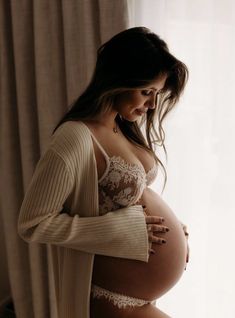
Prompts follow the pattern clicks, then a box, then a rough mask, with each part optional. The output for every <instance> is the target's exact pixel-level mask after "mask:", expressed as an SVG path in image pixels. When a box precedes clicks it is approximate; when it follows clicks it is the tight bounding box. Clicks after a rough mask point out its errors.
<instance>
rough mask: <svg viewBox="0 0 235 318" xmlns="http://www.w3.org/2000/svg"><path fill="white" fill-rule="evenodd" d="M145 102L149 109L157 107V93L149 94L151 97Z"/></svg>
mask: <svg viewBox="0 0 235 318" xmlns="http://www.w3.org/2000/svg"><path fill="white" fill-rule="evenodd" d="M145 104H146V106H147V107H148V108H149V109H155V107H156V95H155V94H152V95H151V96H149V98H148V100H147V101H146V103H145Z"/></svg>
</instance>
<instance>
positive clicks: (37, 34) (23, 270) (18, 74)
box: [0, 0, 131, 318]
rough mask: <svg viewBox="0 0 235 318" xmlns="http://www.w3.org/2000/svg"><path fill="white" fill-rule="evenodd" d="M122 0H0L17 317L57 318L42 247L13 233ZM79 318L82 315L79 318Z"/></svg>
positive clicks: (8, 217)
mask: <svg viewBox="0 0 235 318" xmlns="http://www.w3.org/2000/svg"><path fill="white" fill-rule="evenodd" d="M130 3H131V1H128V0H12V1H5V0H0V15H1V16H0V34H1V43H0V45H1V49H0V52H1V56H0V57H1V64H0V65H1V69H0V89H1V91H0V102H1V104H0V106H1V107H0V154H1V156H0V168H1V178H0V186H1V190H0V202H1V217H2V220H3V233H4V238H5V241H6V251H7V263H8V270H9V278H10V286H11V293H12V298H13V301H14V305H15V311H16V313H17V317H18V318H29V317H30V318H33V317H35V318H36V317H37V318H39V317H41V318H47V317H57V313H56V312H55V309H54V306H53V304H54V286H53V284H52V282H51V281H50V253H49V249H47V246H45V245H40V244H29V245H28V244H27V243H25V242H24V241H22V240H21V239H20V238H19V236H18V234H17V218H18V213H19V208H20V206H21V203H22V200H23V196H24V192H25V189H26V188H27V185H28V184H29V182H30V180H31V177H32V174H33V171H34V169H35V165H36V163H37V161H38V159H39V157H40V154H41V153H42V151H43V150H44V149H45V147H46V145H47V142H48V141H49V137H50V134H51V133H52V130H53V128H54V127H55V125H56V123H57V122H58V120H59V119H60V118H61V117H62V115H63V114H64V113H65V112H66V111H67V109H68V105H69V104H70V103H71V102H72V101H73V99H75V98H76V97H77V96H78V95H79V94H80V93H81V91H82V90H83V89H84V88H85V86H86V85H87V83H88V81H89V79H90V77H91V74H92V71H93V68H94V64H95V57H96V50H97V48H98V47H99V46H100V45H101V43H103V42H104V41H106V40H108V39H109V38H110V37H111V36H112V35H114V34H116V33H118V32H120V31H122V30H123V29H126V28H128V27H129V22H128V21H129V10H130V8H128V5H130ZM81 318H82V317H81Z"/></svg>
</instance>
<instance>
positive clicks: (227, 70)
mask: <svg viewBox="0 0 235 318" xmlns="http://www.w3.org/2000/svg"><path fill="white" fill-rule="evenodd" d="M133 9H134V11H133V12H134V13H133V21H132V24H133V26H140V25H144V26H146V27H149V28H151V29H152V30H153V31H154V32H156V33H157V34H159V35H160V36H161V37H162V38H163V39H164V40H165V41H166V42H167V43H168V45H169V48H170V51H172V52H173V54H174V55H176V56H177V57H178V58H179V59H181V60H182V61H183V62H184V63H185V64H186V65H187V66H188V68H189V72H190V74H189V81H188V84H187V87H186V90H185V93H184V95H183V96H182V98H181V100H180V103H179V104H178V105H177V107H176V108H175V109H174V111H172V113H171V114H169V116H168V118H167V119H166V122H165V132H166V147H167V150H168V162H167V163H166V168H167V171H168V183H167V186H166V189H165V191H164V192H163V194H162V196H163V199H164V200H166V201H167V203H168V204H169V205H170V206H171V208H172V209H173V211H174V213H175V214H176V215H177V216H178V217H179V219H180V220H182V222H184V223H185V224H187V226H188V230H189V234H190V237H189V245H190V260H189V263H188V267H187V270H186V271H185V272H184V274H183V276H182V277H181V279H180V280H179V282H178V283H177V284H176V285H175V286H174V287H173V288H172V290H170V291H169V292H168V293H167V294H165V295H164V296H162V298H160V299H159V301H158V304H159V308H160V309H162V310H163V311H165V312H166V313H167V314H169V315H171V316H172V317H174V318H188V317H190V318H199V317H200V318H221V317H223V318H232V317H235V303H234V291H235V273H234V268H235V257H234V245H235V235H234V232H235V231H234V223H235V213H234V212H235V211H234V210H235V209H234V202H233V201H234V200H233V198H234V189H235V181H234V180H235V167H234V162H235V151H234V137H235V135H234V133H233V132H234V127H235V105H234V96H233V93H234V91H235V80H234V74H235V59H234V56H235V41H234V33H235V2H234V1H232V0H225V1H219V0H216V1H212V0H197V1H187V0H174V1H171V0H165V1H164V0H146V1H144V0H135V1H134V5H133ZM162 184H163V183H162V182H159V181H158V182H157V183H155V185H154V188H155V190H159V191H160V192H161V189H162Z"/></svg>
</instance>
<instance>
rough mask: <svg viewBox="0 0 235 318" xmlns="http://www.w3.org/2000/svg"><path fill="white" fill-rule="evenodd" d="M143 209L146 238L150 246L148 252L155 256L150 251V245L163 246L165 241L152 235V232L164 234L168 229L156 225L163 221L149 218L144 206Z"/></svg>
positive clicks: (157, 218)
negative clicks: (146, 231)
mask: <svg viewBox="0 0 235 318" xmlns="http://www.w3.org/2000/svg"><path fill="white" fill-rule="evenodd" d="M143 209H144V215H145V221H146V224H147V230H148V238H149V246H150V249H149V252H150V253H152V254H155V251H154V250H153V249H152V243H158V244H164V243H166V240H165V239H163V238H161V237H158V236H156V235H154V232H159V233H166V232H168V231H169V228H168V227H166V226H163V225H158V224H162V222H164V219H163V218H162V217H160V216H149V215H148V214H147V209H146V206H144V205H143Z"/></svg>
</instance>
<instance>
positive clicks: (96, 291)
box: [91, 284, 156, 308]
mask: <svg viewBox="0 0 235 318" xmlns="http://www.w3.org/2000/svg"><path fill="white" fill-rule="evenodd" d="M91 294H92V297H93V298H98V299H99V298H101V297H103V298H105V299H108V300H109V301H110V302H112V303H113V304H114V306H117V307H118V308H126V307H127V306H130V307H136V306H144V305H147V304H154V305H155V303H156V300H153V301H151V300H144V299H140V298H134V297H130V296H126V295H123V294H118V293H114V292H111V291H110V290H107V289H104V288H102V287H99V286H97V285H94V284H92V285H91Z"/></svg>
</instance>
